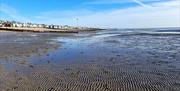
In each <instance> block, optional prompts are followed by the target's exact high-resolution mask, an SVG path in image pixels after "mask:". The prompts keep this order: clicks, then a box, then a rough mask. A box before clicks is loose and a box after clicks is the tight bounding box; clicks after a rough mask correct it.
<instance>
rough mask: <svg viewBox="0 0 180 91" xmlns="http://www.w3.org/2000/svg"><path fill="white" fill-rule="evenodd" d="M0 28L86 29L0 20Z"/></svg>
mask: <svg viewBox="0 0 180 91" xmlns="http://www.w3.org/2000/svg"><path fill="white" fill-rule="evenodd" d="M0 27H14V28H48V29H66V30H68V29H87V28H85V27H73V26H68V25H54V24H51V25H47V24H36V23H22V22H17V21H3V20H0Z"/></svg>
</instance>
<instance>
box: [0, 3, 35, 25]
mask: <svg viewBox="0 0 180 91" xmlns="http://www.w3.org/2000/svg"><path fill="white" fill-rule="evenodd" d="M0 12H1V14H6V15H7V16H9V17H11V18H12V19H13V20H17V21H22V22H32V21H31V20H30V19H28V18H26V17H24V16H22V15H20V13H19V12H18V11H17V10H16V9H14V8H13V7H11V6H8V5H6V4H3V3H0ZM0 17H1V18H2V16H0Z"/></svg>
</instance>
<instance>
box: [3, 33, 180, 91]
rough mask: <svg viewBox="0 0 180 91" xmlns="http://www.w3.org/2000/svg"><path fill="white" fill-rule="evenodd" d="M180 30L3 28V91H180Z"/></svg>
mask: <svg viewBox="0 0 180 91" xmlns="http://www.w3.org/2000/svg"><path fill="white" fill-rule="evenodd" d="M179 55H180V36H179V35H177V34H175V35H172V34H171V35H156V34H155V35H154V34H153V35H152V34H148V35H147V34H145V35H139V34H138V35H136V34H131V32H130V33H129V32H126V33H124V32H121V31H115V30H114V31H113V30H111V31H107V30H104V31H97V32H89V33H86V32H83V33H79V34H53V33H14V32H2V33H0V91H179V90H180V56H179Z"/></svg>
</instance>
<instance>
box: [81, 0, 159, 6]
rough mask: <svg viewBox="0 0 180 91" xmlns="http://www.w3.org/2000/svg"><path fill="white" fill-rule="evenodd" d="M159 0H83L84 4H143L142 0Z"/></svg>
mask: <svg viewBox="0 0 180 91" xmlns="http://www.w3.org/2000/svg"><path fill="white" fill-rule="evenodd" d="M157 1H161V0H92V1H89V2H84V4H86V5H106V4H122V3H132V2H135V3H137V4H140V5H143V6H144V4H143V2H157Z"/></svg>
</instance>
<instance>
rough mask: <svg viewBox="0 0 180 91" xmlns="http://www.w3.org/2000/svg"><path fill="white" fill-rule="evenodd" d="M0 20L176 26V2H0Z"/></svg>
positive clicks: (179, 0)
mask: <svg viewBox="0 0 180 91" xmlns="http://www.w3.org/2000/svg"><path fill="white" fill-rule="evenodd" d="M0 20H15V21H19V22H32V23H42V24H58V25H71V26H86V27H100V28H156V27H180V0H0Z"/></svg>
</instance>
